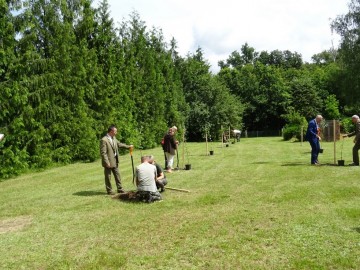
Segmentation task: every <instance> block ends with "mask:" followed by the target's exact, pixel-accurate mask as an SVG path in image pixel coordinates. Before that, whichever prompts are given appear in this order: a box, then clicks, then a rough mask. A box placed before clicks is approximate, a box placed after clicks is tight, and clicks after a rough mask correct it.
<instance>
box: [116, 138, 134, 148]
mask: <svg viewBox="0 0 360 270" xmlns="http://www.w3.org/2000/svg"><path fill="white" fill-rule="evenodd" d="M116 142H117V145H118V147H119V148H120V147H121V148H127V149H129V148H132V147H134V146H133V145H132V144H130V145H127V144H125V143H121V142H119V141H118V140H116Z"/></svg>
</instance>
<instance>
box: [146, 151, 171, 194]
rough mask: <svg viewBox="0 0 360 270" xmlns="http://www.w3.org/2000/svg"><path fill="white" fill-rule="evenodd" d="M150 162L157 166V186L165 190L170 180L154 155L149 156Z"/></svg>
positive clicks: (161, 190)
mask: <svg viewBox="0 0 360 270" xmlns="http://www.w3.org/2000/svg"><path fill="white" fill-rule="evenodd" d="M148 162H149V163H150V164H153V165H154V166H155V167H156V188H157V189H158V190H159V189H160V192H163V191H165V186H166V185H167V183H168V182H167V179H166V177H165V174H164V172H163V169H162V168H161V166H160V165H159V164H157V163H156V161H155V158H154V156H153V155H151V156H149V157H148Z"/></svg>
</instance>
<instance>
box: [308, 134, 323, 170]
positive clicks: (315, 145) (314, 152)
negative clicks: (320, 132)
mask: <svg viewBox="0 0 360 270" xmlns="http://www.w3.org/2000/svg"><path fill="white" fill-rule="evenodd" d="M309 143H310V146H311V164H315V163H317V162H318V156H319V152H320V142H319V140H317V139H316V140H311V141H309Z"/></svg>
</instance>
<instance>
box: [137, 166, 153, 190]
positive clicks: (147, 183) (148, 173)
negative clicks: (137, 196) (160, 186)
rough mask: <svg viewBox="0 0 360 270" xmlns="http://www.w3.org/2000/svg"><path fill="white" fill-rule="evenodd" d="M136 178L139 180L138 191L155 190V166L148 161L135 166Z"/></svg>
mask: <svg viewBox="0 0 360 270" xmlns="http://www.w3.org/2000/svg"><path fill="white" fill-rule="evenodd" d="M136 178H137V179H138V181H139V184H138V186H137V190H138V191H152V192H156V191H157V188H156V183H155V179H156V167H155V165H152V164H150V163H147V162H144V163H141V164H140V165H139V166H137V167H136Z"/></svg>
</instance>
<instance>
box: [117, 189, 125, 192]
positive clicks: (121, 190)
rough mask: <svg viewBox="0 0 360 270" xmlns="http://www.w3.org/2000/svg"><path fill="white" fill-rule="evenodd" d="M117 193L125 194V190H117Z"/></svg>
mask: <svg viewBox="0 0 360 270" xmlns="http://www.w3.org/2000/svg"><path fill="white" fill-rule="evenodd" d="M117 192H118V193H126V192H125V190H123V189H119V190H118V191H117Z"/></svg>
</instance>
